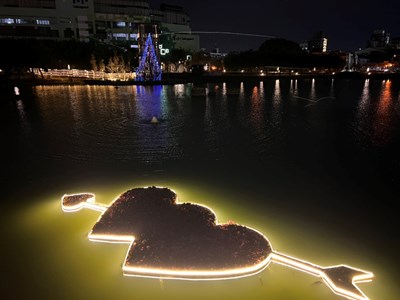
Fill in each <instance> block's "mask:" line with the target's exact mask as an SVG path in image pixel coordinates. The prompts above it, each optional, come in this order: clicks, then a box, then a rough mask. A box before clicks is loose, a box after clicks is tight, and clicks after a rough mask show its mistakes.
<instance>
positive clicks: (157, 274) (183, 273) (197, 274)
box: [61, 193, 374, 300]
mask: <svg viewBox="0 0 400 300" xmlns="http://www.w3.org/2000/svg"><path fill="white" fill-rule="evenodd" d="M69 199H75V200H74V201H72V203H71V202H68V200H69ZM76 199H78V201H77V200H76ZM117 199H118V198H117ZM80 200H82V201H81V202H79V201H80ZM177 205H179V204H177ZM196 205H198V204H196ZM61 206H62V209H63V211H65V212H76V211H79V210H81V209H82V208H89V209H91V210H95V211H99V212H101V213H102V215H103V213H105V212H106V211H107V209H108V208H109V206H105V205H101V204H97V203H95V195H94V194H88V193H84V194H73V195H64V196H63V197H62V199H61ZM200 206H203V207H205V208H207V209H209V210H210V211H211V212H213V211H212V210H211V209H210V208H208V207H207V206H204V205H200ZM102 215H101V216H102ZM214 215H215V214H214ZM101 216H100V218H101ZM100 218H99V220H100ZM216 225H217V226H218V225H221V224H218V221H216ZM247 228H248V229H251V228H249V227H247ZM251 230H253V231H256V230H254V229H251ZM256 232H257V233H259V234H260V235H261V236H263V237H264V238H265V239H266V240H267V241H268V239H267V238H266V237H265V236H264V235H263V234H262V233H260V232H258V231H256ZM89 240H91V241H95V242H106V243H124V244H129V245H130V247H132V244H133V242H134V240H135V237H134V236H129V235H122V236H121V235H99V234H93V233H92V232H90V233H89ZM128 253H129V251H128ZM128 253H127V255H126V257H125V262H124V265H123V268H122V270H123V274H124V275H125V276H137V277H150V278H162V279H179V280H223V279H233V278H241V277H246V276H251V275H255V274H258V273H260V272H262V271H263V270H264V269H265V268H266V267H268V265H269V263H270V262H271V261H272V262H275V263H278V264H281V265H284V266H287V267H291V268H293V269H296V270H299V271H301V272H305V273H308V274H311V275H313V276H316V277H319V278H321V279H322V280H323V281H324V282H325V284H326V285H327V286H328V287H329V288H330V289H331V290H332V291H333V292H334V293H335V294H337V295H340V296H342V297H345V298H348V299H353V300H368V299H369V298H368V297H367V296H366V295H365V294H364V293H363V292H362V291H361V290H360V289H359V288H358V287H357V286H356V284H357V283H362V282H369V281H371V280H372V278H373V277H374V275H373V274H372V273H371V272H367V271H363V270H360V269H355V268H352V267H350V266H346V265H338V266H330V267H320V266H317V265H315V264H311V263H309V262H307V261H304V260H300V259H297V258H294V257H291V256H288V255H285V254H282V253H278V252H276V251H273V250H272V252H271V254H270V255H268V257H267V258H266V259H264V260H263V261H262V262H259V263H257V264H255V265H252V266H248V267H244V268H235V269H226V270H217V271H215V270H213V271H209V270H168V269H155V268H141V267H131V266H127V256H128Z"/></svg>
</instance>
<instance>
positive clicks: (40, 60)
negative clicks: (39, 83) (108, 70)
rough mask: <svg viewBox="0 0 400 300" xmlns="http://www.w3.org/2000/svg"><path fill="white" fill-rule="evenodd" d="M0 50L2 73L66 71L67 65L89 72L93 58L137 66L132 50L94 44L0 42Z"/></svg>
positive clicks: (31, 40)
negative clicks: (36, 70)
mask: <svg viewBox="0 0 400 300" xmlns="http://www.w3.org/2000/svg"><path fill="white" fill-rule="evenodd" d="M0 47H1V49H2V55H1V56H0V69H2V70H4V71H5V72H8V71H21V70H24V69H27V68H44V69H47V68H48V69H66V68H67V67H68V65H69V66H70V67H71V68H77V69H87V70H91V69H92V64H91V60H92V59H93V57H95V59H96V60H98V61H104V62H105V63H107V61H108V60H109V59H110V58H111V57H113V56H115V55H118V56H121V57H123V59H124V61H125V62H132V63H133V64H135V63H136V64H137V60H138V59H137V50H135V49H133V50H131V49H129V48H127V47H123V45H121V46H117V45H111V44H105V43H100V42H97V41H91V42H87V43H86V42H79V41H74V40H70V41H53V40H36V39H0Z"/></svg>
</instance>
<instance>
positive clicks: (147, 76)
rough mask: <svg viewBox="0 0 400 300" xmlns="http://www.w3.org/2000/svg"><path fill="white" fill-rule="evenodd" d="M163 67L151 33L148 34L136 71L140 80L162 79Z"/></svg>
mask: <svg viewBox="0 0 400 300" xmlns="http://www.w3.org/2000/svg"><path fill="white" fill-rule="evenodd" d="M161 74H162V71H161V67H160V63H159V61H158V58H157V53H156V50H155V48H154V44H153V40H152V38H151V34H150V33H149V34H148V35H147V39H146V43H145V46H144V49H143V52H142V55H141V57H140V62H139V67H138V69H137V71H136V78H137V80H138V81H148V80H150V81H160V80H161Z"/></svg>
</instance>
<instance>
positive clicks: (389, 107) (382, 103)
mask: <svg viewBox="0 0 400 300" xmlns="http://www.w3.org/2000/svg"><path fill="white" fill-rule="evenodd" d="M391 86H392V81H390V80H386V81H384V82H382V90H381V95H380V98H379V101H378V105H377V109H376V113H375V116H374V124H373V128H372V130H373V137H372V138H373V141H374V143H375V144H377V145H384V144H387V143H389V142H391V139H392V132H393V124H392V123H393V98H392V91H391Z"/></svg>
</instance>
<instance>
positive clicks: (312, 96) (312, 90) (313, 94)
mask: <svg viewBox="0 0 400 300" xmlns="http://www.w3.org/2000/svg"><path fill="white" fill-rule="evenodd" d="M309 98H310V99H311V100H314V101H315V100H317V97H316V91H315V78H313V79H312V80H311V88H310V96H309Z"/></svg>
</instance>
